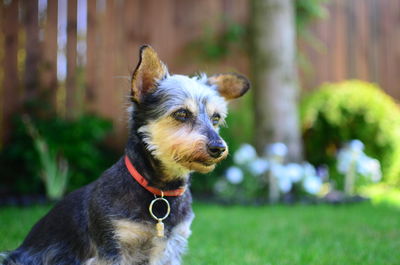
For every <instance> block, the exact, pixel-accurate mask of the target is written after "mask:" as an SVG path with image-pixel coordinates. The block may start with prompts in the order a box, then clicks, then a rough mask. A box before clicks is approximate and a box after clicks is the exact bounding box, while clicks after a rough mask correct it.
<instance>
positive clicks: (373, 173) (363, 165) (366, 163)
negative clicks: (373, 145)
mask: <svg viewBox="0 0 400 265" xmlns="http://www.w3.org/2000/svg"><path fill="white" fill-rule="evenodd" d="M358 162H359V163H358V165H357V172H358V173H359V174H361V175H362V176H365V177H369V178H370V179H371V181H373V182H378V181H380V180H381V178H382V171H381V164H380V163H379V161H378V160H376V159H373V158H370V157H368V156H363V157H362V159H360V161H358Z"/></svg>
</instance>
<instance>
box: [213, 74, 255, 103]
mask: <svg viewBox="0 0 400 265" xmlns="http://www.w3.org/2000/svg"><path fill="white" fill-rule="evenodd" d="M208 82H209V83H210V84H211V85H216V86H217V90H218V93H219V94H220V95H221V96H223V97H224V98H225V99H226V100H231V99H234V98H238V97H241V96H243V95H244V93H246V92H247V90H249V88H250V82H249V80H247V78H246V77H244V76H242V75H239V74H217V75H213V76H210V77H209V78H208Z"/></svg>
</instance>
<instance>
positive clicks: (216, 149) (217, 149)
mask: <svg viewBox="0 0 400 265" xmlns="http://www.w3.org/2000/svg"><path fill="white" fill-rule="evenodd" d="M225 150H226V146H225V144H224V143H223V142H222V141H211V142H209V143H208V145H207V151H208V154H209V155H210V156H212V157H214V158H218V157H220V156H221V154H222V153H223V152H224V151H225Z"/></svg>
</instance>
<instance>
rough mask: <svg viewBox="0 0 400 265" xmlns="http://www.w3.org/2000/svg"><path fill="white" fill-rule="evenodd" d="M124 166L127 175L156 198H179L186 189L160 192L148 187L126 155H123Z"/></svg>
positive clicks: (147, 183)
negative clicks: (129, 174)
mask: <svg viewBox="0 0 400 265" xmlns="http://www.w3.org/2000/svg"><path fill="white" fill-rule="evenodd" d="M125 165H126V168H127V169H128V171H129V173H131V176H132V177H133V178H134V179H135V180H136V181H137V182H138V183H139V184H140V185H141V186H142V187H143V188H145V189H146V190H148V191H149V192H151V193H153V194H154V195H157V196H181V195H182V194H183V193H185V190H186V187H180V188H178V189H176V190H165V191H163V190H160V189H157V188H155V187H151V186H149V182H148V181H147V180H146V179H145V178H144V177H143V176H142V175H140V173H139V172H137V170H136V169H135V167H134V166H133V165H132V163H131V160H130V159H129V157H128V156H127V155H125Z"/></svg>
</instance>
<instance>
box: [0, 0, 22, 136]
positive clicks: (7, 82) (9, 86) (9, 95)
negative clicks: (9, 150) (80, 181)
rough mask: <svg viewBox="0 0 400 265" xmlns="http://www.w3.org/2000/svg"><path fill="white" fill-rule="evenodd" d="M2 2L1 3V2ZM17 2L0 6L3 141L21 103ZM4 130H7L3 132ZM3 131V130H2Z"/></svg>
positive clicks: (14, 0)
mask: <svg viewBox="0 0 400 265" xmlns="http://www.w3.org/2000/svg"><path fill="white" fill-rule="evenodd" d="M2 2H3V1H2ZM18 7H19V1H18V0H13V1H11V3H9V4H8V5H6V4H5V3H4V2H3V4H2V5H1V8H2V15H3V22H4V23H3V24H2V32H3V36H4V50H5V51H7V52H5V53H4V57H3V65H4V66H5V67H4V68H3V73H4V79H3V95H2V97H1V98H2V100H3V104H2V106H3V111H2V114H3V119H2V121H3V124H2V128H1V129H0V130H1V131H3V132H2V133H3V139H4V140H7V138H8V135H9V128H10V120H11V116H12V115H13V114H14V113H16V111H17V110H18V108H19V105H20V102H21V96H22V95H21V93H20V91H19V77H18V62H17V56H18V30H19V21H18V20H17V18H18ZM4 128H8V130H5V129H4ZM3 129H4V130H3Z"/></svg>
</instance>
